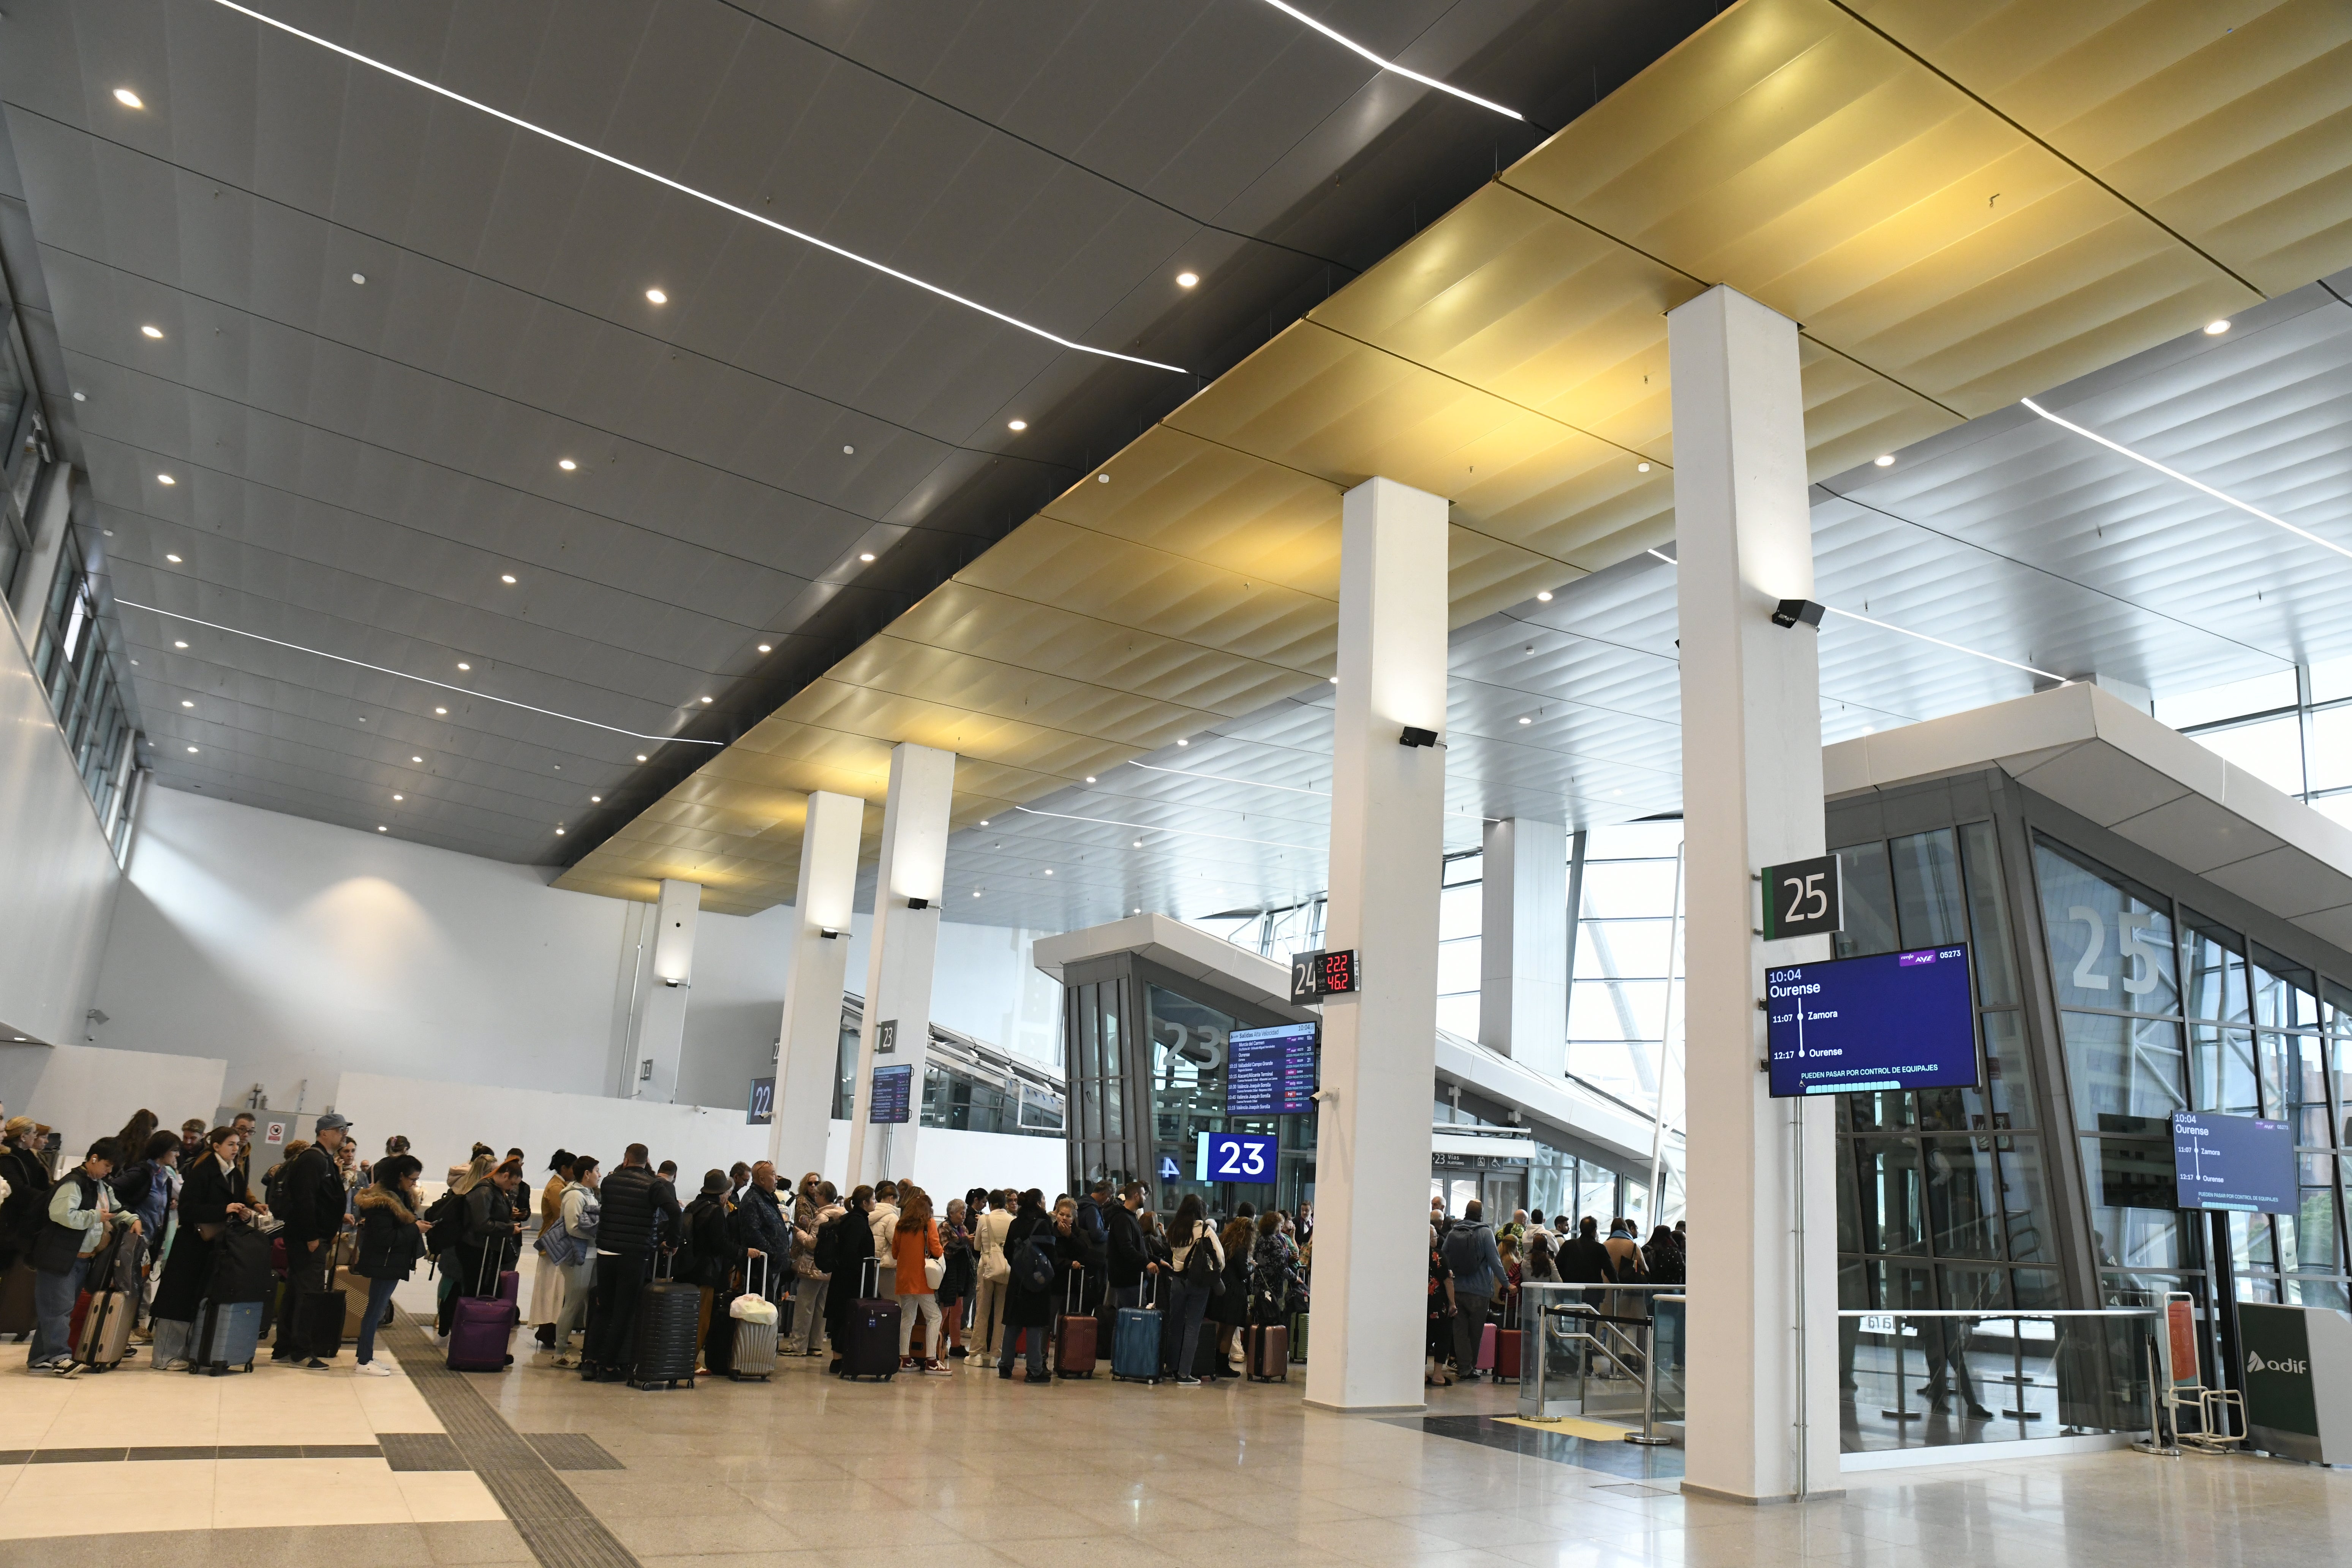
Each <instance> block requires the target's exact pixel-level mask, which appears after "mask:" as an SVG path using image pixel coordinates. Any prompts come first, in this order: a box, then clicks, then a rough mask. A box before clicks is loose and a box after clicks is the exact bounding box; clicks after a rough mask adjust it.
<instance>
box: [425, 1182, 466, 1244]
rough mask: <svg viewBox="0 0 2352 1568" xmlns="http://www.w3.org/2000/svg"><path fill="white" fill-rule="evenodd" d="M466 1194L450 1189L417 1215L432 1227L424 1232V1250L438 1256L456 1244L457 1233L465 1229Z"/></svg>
mask: <svg viewBox="0 0 2352 1568" xmlns="http://www.w3.org/2000/svg"><path fill="white" fill-rule="evenodd" d="M465 1212H466V1194H463V1193H461V1192H457V1191H456V1190H455V1189H452V1190H450V1191H448V1192H446V1193H443V1194H441V1195H440V1196H439V1197H437V1198H435V1199H434V1200H433V1203H432V1205H431V1206H430V1207H428V1208H427V1209H425V1212H424V1213H423V1214H422V1215H418V1216H417V1217H418V1218H420V1219H422V1220H424V1221H425V1223H426V1224H427V1225H430V1226H432V1227H433V1228H432V1229H431V1230H428V1231H426V1232H425V1253H426V1255H427V1256H428V1257H433V1258H438V1257H440V1256H441V1255H442V1254H443V1253H445V1252H446V1251H448V1250H449V1249H450V1248H452V1247H456V1246H457V1239H458V1238H457V1233H458V1232H459V1231H461V1230H463V1229H465V1226H464V1224H463V1223H462V1221H463V1219H464V1216H465Z"/></svg>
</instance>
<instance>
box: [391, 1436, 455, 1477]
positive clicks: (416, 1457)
mask: <svg viewBox="0 0 2352 1568" xmlns="http://www.w3.org/2000/svg"><path fill="white" fill-rule="evenodd" d="M375 1440H376V1441H377V1442H379V1443H381V1444H383V1462H384V1463H385V1464H387V1465H389V1466H391V1467H392V1468H394V1469H395V1470H470V1469H472V1468H474V1467H473V1466H471V1465H469V1464H467V1463H466V1456H465V1455H463V1454H461V1453H459V1452H457V1444H455V1443H453V1442H451V1441H450V1440H449V1434H448V1433H446V1432H379V1433H377V1434H376V1435H375Z"/></svg>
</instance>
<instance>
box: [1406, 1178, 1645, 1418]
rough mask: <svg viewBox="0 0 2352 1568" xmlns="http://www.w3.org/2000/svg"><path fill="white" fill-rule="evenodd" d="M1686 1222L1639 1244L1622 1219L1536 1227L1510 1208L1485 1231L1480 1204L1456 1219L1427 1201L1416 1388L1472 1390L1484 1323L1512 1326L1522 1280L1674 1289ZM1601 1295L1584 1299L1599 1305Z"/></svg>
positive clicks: (1438, 1202) (1536, 1217)
mask: <svg viewBox="0 0 2352 1568" xmlns="http://www.w3.org/2000/svg"><path fill="white" fill-rule="evenodd" d="M1684 1225H1685V1222H1680V1221H1678V1222H1676V1224H1675V1226H1674V1228H1673V1229H1671V1230H1669V1229H1668V1228H1666V1227H1665V1226H1654V1227H1653V1228H1652V1230H1651V1232H1650V1239H1649V1240H1648V1241H1647V1242H1643V1241H1641V1240H1638V1239H1637V1237H1639V1234H1640V1231H1639V1227H1638V1226H1635V1224H1634V1223H1633V1221H1631V1220H1628V1219H1624V1218H1622V1217H1621V1218H1617V1219H1612V1220H1611V1221H1610V1222H1609V1235H1608V1237H1606V1239H1603V1238H1602V1237H1601V1234H1600V1221H1599V1220H1598V1219H1597V1218H1595V1217H1594V1216H1593V1215H1585V1216H1584V1217H1583V1218H1582V1219H1580V1220H1579V1221H1577V1222H1576V1224H1575V1226H1574V1227H1573V1228H1570V1223H1569V1218H1568V1215H1565V1214H1560V1215H1554V1216H1553V1220H1552V1223H1551V1225H1549V1226H1546V1225H1545V1224H1544V1216H1543V1211H1542V1210H1541V1209H1537V1210H1535V1211H1534V1212H1533V1213H1532V1214H1530V1213H1529V1212H1528V1210H1526V1209H1515V1210H1514V1211H1512V1215H1511V1217H1510V1219H1508V1220H1507V1221H1506V1222H1505V1223H1504V1224H1503V1225H1501V1226H1490V1225H1488V1224H1487V1222H1486V1205H1485V1204H1484V1203H1482V1202H1481V1201H1480V1200H1478V1199H1476V1198H1472V1199H1471V1200H1469V1201H1468V1202H1467V1203H1465V1205H1463V1209H1462V1217H1461V1218H1459V1219H1455V1218H1454V1217H1452V1216H1450V1215H1447V1214H1446V1212H1445V1204H1444V1199H1443V1198H1439V1197H1432V1198H1431V1199H1430V1201H1429V1319H1428V1321H1429V1337H1428V1342H1427V1344H1426V1346H1425V1347H1424V1355H1425V1362H1424V1365H1423V1382H1425V1383H1427V1384H1430V1385H1431V1386H1432V1387H1441V1388H1442V1387H1450V1386H1452V1385H1453V1384H1454V1383H1456V1382H1463V1383H1475V1382H1476V1381H1477V1380H1478V1379H1479V1378H1480V1377H1481V1376H1485V1375H1489V1374H1490V1373H1491V1369H1489V1368H1482V1367H1481V1366H1480V1364H1479V1356H1480V1351H1481V1343H1482V1340H1483V1336H1484V1334H1485V1331H1486V1328H1487V1327H1488V1326H1489V1325H1490V1324H1505V1323H1511V1322H1515V1321H1517V1301H1518V1296H1519V1289H1520V1287H1521V1286H1522V1285H1523V1284H1525V1283H1526V1282H1527V1281H1528V1280H1530V1279H1534V1280H1547V1281H1551V1280H1556V1281H1560V1282H1563V1283H1567V1284H1571V1285H1578V1284H1591V1285H1653V1286H1657V1285H1680V1284H1682V1283H1683V1282H1684V1279H1685V1253H1684V1246H1685V1231H1684ZM1603 1294H1604V1293H1603V1292H1601V1291H1597V1290H1595V1291H1588V1292H1585V1300H1587V1301H1589V1302H1591V1303H1593V1304H1595V1305H1600V1304H1601V1297H1602V1296H1603Z"/></svg>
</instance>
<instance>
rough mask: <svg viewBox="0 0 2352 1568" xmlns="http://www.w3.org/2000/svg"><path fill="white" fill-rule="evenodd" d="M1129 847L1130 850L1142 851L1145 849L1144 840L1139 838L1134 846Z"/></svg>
mask: <svg viewBox="0 0 2352 1568" xmlns="http://www.w3.org/2000/svg"><path fill="white" fill-rule="evenodd" d="M1128 847H1129V848H1130V849H1140V848H1142V847H1143V840H1142V839H1140V838H1139V839H1137V840H1136V841H1135V842H1134V843H1133V844H1131V845H1129V846H1128Z"/></svg>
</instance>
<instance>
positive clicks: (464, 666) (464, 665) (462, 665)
mask: <svg viewBox="0 0 2352 1568" xmlns="http://www.w3.org/2000/svg"><path fill="white" fill-rule="evenodd" d="M457 668H459V669H471V668H474V667H473V666H472V665H470V664H467V663H466V662H465V661H464V660H462V659H460V660H459V661H458V663H457Z"/></svg>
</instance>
